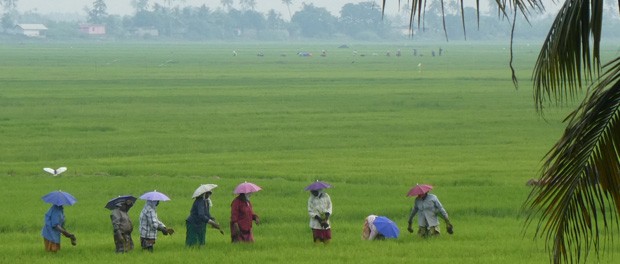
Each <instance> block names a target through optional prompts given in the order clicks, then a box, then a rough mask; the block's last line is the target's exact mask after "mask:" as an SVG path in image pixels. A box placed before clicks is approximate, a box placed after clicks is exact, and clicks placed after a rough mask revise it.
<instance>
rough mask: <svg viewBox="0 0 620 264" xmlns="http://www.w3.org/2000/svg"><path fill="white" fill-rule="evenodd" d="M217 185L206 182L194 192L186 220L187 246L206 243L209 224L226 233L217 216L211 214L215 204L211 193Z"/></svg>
mask: <svg viewBox="0 0 620 264" xmlns="http://www.w3.org/2000/svg"><path fill="white" fill-rule="evenodd" d="M215 187H217V185H215V184H204V185H201V186H200V187H198V189H197V190H196V192H194V195H193V198H195V199H194V203H193V204H192V209H191V210H190V212H189V217H187V219H186V220H185V226H186V227H187V233H186V236H185V245H186V246H203V245H205V241H206V239H205V238H206V235H207V224H209V225H211V226H212V227H213V228H215V229H218V230H220V233H221V234H224V231H222V230H221V229H220V225H219V224H218V223H217V222H216V221H215V218H214V217H213V216H211V205H212V204H213V203H212V202H211V194H212V190H213V189H214V188H215Z"/></svg>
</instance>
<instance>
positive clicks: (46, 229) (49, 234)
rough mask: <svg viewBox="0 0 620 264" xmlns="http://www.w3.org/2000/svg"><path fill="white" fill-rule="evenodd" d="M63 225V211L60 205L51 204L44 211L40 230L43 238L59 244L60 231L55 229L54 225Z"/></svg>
mask: <svg viewBox="0 0 620 264" xmlns="http://www.w3.org/2000/svg"><path fill="white" fill-rule="evenodd" d="M58 225H60V226H61V227H64V225H65V213H64V210H63V207H62V206H58V205H52V207H50V209H49V210H48V211H47V213H45V225H44V226H43V230H42V231H41V235H42V236H43V238H45V239H47V240H49V241H51V242H54V243H56V244H60V231H58V230H57V229H56V226H58Z"/></svg>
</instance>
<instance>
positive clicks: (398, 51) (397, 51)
mask: <svg viewBox="0 0 620 264" xmlns="http://www.w3.org/2000/svg"><path fill="white" fill-rule="evenodd" d="M400 55H401V53H400V49H398V50H396V57H400Z"/></svg>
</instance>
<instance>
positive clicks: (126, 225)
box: [106, 197, 135, 253]
mask: <svg viewBox="0 0 620 264" xmlns="http://www.w3.org/2000/svg"><path fill="white" fill-rule="evenodd" d="M121 198H122V197H121ZM134 201H135V197H132V198H129V197H127V198H126V199H117V200H116V201H115V200H112V201H111V202H113V203H114V204H113V206H114V207H112V208H113V209H112V210H111V211H110V219H111V220H112V228H113V230H114V245H115V246H116V253H125V252H129V251H131V250H132V249H133V246H134V244H133V239H132V238H131V232H132V231H133V224H132V223H131V218H129V214H128V212H129V209H131V207H132V206H133V205H134ZM106 207H107V206H106ZM108 209H109V208H108Z"/></svg>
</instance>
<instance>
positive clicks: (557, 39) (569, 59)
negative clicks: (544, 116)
mask: <svg viewBox="0 0 620 264" xmlns="http://www.w3.org/2000/svg"><path fill="white" fill-rule="evenodd" d="M602 15H603V1H602V0H592V1H590V0H573V1H568V0H567V1H566V2H565V3H564V5H563V6H562V8H561V9H560V11H559V12H558V15H557V16H556V18H555V20H554V22H553V24H552V26H551V29H550V30H549V33H548V34H547V37H546V39H545V42H544V44H543V47H542V48H541V51H540V53H539V55H538V59H537V61H536V65H535V66H534V73H533V80H534V101H535V104H536V109H537V110H538V111H541V110H542V108H543V106H544V105H545V104H547V103H548V102H549V101H555V102H556V103H561V102H564V101H566V100H574V99H576V97H577V95H578V94H579V93H578V92H579V91H580V90H581V89H582V87H583V85H584V83H590V82H591V81H592V80H593V79H594V76H597V75H598V73H599V72H598V71H599V69H600V40H601V28H602ZM590 41H592V43H590Z"/></svg>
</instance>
